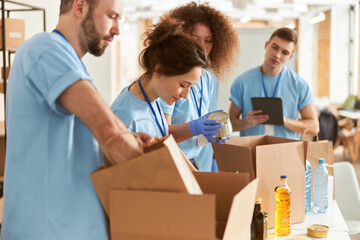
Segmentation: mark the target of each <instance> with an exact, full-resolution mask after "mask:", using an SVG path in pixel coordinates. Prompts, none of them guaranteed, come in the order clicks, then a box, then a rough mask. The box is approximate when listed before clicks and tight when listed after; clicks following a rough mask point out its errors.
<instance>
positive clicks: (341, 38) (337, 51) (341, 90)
mask: <svg viewBox="0 0 360 240" xmlns="http://www.w3.org/2000/svg"><path fill="white" fill-rule="evenodd" d="M329 9H331V36H330V38H331V42H330V96H329V101H330V102H336V103H342V102H344V100H345V99H346V97H347V96H348V95H349V94H350V92H353V93H356V90H357V89H356V88H354V87H351V84H352V86H357V84H356V83H353V82H351V81H357V80H356V79H354V78H350V76H349V7H348V6H343V5H336V6H333V7H332V8H327V9H326V8H325V9H323V10H329ZM317 13H318V11H317V12H316V11H314V12H310V13H309V14H307V15H306V16H303V17H302V18H300V19H299V33H300V34H299V62H298V63H299V74H300V75H301V76H303V77H304V78H305V79H306V80H308V81H309V83H310V86H312V87H313V93H314V95H315V93H316V90H317V89H318V88H320V87H321V86H317V65H316V55H317V25H316V24H309V23H308V19H309V18H310V17H312V16H314V15H316V14H317ZM355 84H356V85H355Z"/></svg>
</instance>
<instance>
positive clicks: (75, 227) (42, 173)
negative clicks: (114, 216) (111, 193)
mask: <svg viewBox="0 0 360 240" xmlns="http://www.w3.org/2000/svg"><path fill="white" fill-rule="evenodd" d="M79 79H86V80H89V81H90V82H91V83H92V79H91V77H90V76H89V74H88V73H87V71H86V69H85V67H84V66H83V64H82V62H81V60H80V58H79V57H78V55H77V54H76V52H75V50H74V49H73V48H72V46H71V45H70V44H69V43H68V42H67V41H66V40H65V39H64V38H62V37H61V36H60V35H58V34H56V33H41V34H37V35H36V36H34V37H32V38H31V39H29V40H28V41H26V42H25V43H23V44H22V45H21V46H20V47H19V48H18V49H17V51H16V55H15V58H14V61H13V64H12V68H11V72H10V76H9V86H8V90H7V91H8V94H7V102H6V110H7V111H6V123H7V124H6V127H7V146H6V165H5V181H4V184H5V186H4V211H3V219H2V227H1V240H24V239H26V240H40V239H41V240H45V239H67V240H79V239H86V240H91V239H93V240H99V239H101V240H103V239H104V240H105V239H108V233H107V226H106V219H105V214H104V211H103V208H102V206H101V203H100V201H99V199H98V196H97V194H96V192H95V189H94V187H93V184H92V181H91V179H90V176H89V174H90V173H91V172H93V171H94V170H96V169H97V168H98V167H100V166H102V165H103V163H104V160H103V157H102V154H101V151H100V148H99V146H98V143H97V141H96V140H95V139H94V137H93V135H92V134H91V132H90V131H89V129H88V128H87V126H85V125H84V124H83V123H82V122H81V121H80V120H79V119H78V118H77V117H76V116H75V115H74V114H72V113H70V112H68V111H67V110H66V109H64V108H63V107H62V105H60V104H59V103H58V102H57V101H56V100H57V98H58V97H59V95H60V94H61V93H63V92H64V90H65V89H66V88H68V87H69V86H70V85H72V84H73V83H75V82H76V81H78V80H79Z"/></svg>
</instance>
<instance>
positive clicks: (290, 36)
mask: <svg viewBox="0 0 360 240" xmlns="http://www.w3.org/2000/svg"><path fill="white" fill-rule="evenodd" d="M274 37H279V38H281V39H284V40H286V41H289V42H293V43H294V45H295V46H296V44H297V35H296V33H295V32H294V31H293V30H291V29H290V28H286V27H283V28H279V29H278V30H276V31H275V32H273V34H272V35H271V37H270V39H269V42H270V41H271V40H272V39H273V38H274Z"/></svg>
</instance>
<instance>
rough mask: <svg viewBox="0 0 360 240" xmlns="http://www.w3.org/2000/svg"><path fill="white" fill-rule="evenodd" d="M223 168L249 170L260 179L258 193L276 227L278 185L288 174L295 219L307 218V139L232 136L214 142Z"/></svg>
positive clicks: (271, 225) (228, 170)
mask: <svg viewBox="0 0 360 240" xmlns="http://www.w3.org/2000/svg"><path fill="white" fill-rule="evenodd" d="M213 148H214V153H215V158H216V160H217V164H218V168H219V171H225V172H248V173H250V179H251V180H252V179H254V178H255V177H256V178H258V179H259V186H258V190H257V197H261V198H262V201H261V208H262V211H264V212H267V213H268V214H269V220H270V221H269V226H270V228H272V227H274V216H275V203H276V201H275V191H274V190H275V187H276V186H279V184H280V176H281V175H284V174H285V175H287V176H288V185H289V187H290V189H291V190H292V197H291V210H292V215H291V222H292V223H299V222H303V221H304V219H305V149H304V142H302V141H296V140H291V139H286V138H279V137H272V136H264V135H262V136H251V137H238V138H231V139H230V140H229V141H228V142H227V143H226V144H222V145H221V144H213Z"/></svg>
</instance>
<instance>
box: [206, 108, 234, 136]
mask: <svg viewBox="0 0 360 240" xmlns="http://www.w3.org/2000/svg"><path fill="white" fill-rule="evenodd" d="M208 119H212V120H216V121H217V122H218V123H220V124H221V128H220V129H219V130H218V132H217V133H216V134H215V136H214V137H213V138H214V139H216V140H225V139H228V138H229V137H230V136H231V132H232V127H231V123H230V119H229V114H228V113H226V112H213V113H212V114H210V115H209V116H208Z"/></svg>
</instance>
